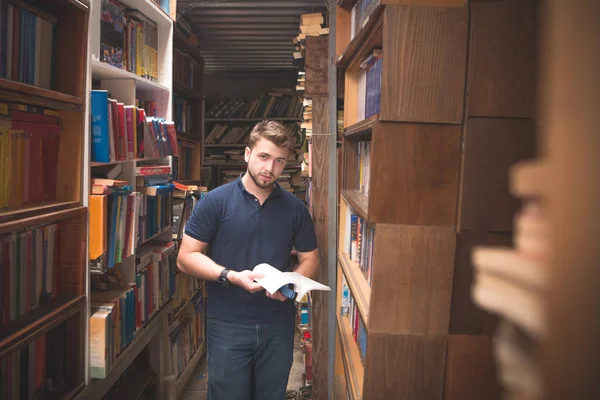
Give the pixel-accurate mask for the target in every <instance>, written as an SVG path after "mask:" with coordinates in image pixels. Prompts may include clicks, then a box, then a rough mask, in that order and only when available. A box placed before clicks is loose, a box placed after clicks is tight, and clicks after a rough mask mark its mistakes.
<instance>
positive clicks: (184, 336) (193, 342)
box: [169, 292, 205, 377]
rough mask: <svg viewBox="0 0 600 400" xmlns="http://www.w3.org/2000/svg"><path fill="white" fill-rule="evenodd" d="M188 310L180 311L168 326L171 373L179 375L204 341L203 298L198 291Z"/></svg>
mask: <svg viewBox="0 0 600 400" xmlns="http://www.w3.org/2000/svg"><path fill="white" fill-rule="evenodd" d="M189 304H190V311H187V312H182V313H181V314H180V315H179V317H178V318H177V319H176V320H175V321H173V323H172V325H171V326H170V328H169V339H170V345H171V348H170V351H171V361H172V362H173V365H172V371H173V375H175V376H176V377H179V375H181V373H182V372H183V371H184V370H185V369H186V367H187V366H188V364H189V362H190V360H191V359H192V358H193V357H194V355H195V354H196V352H197V351H198V349H199V348H200V346H202V343H203V342H204V336H205V335H204V300H203V298H202V293H201V292H198V293H197V294H196V295H195V296H194V298H192V300H191V302H190V303H189Z"/></svg>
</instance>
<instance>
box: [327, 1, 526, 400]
mask: <svg viewBox="0 0 600 400" xmlns="http://www.w3.org/2000/svg"><path fill="white" fill-rule="evenodd" d="M533 3H534V2H531V1H526V2H518V1H514V0H502V1H485V0H483V1H473V2H472V4H470V2H469V4H468V2H467V1H465V0H447V1H434V0H432V1H412V2H411V1H360V0H359V1H356V2H353V1H341V2H338V8H337V21H336V24H337V26H336V33H337V46H336V51H337V53H338V54H337V56H338V67H339V68H340V69H341V70H342V71H343V80H344V89H345V90H344V138H343V141H344V143H343V152H342V160H341V162H340V164H341V165H342V170H343V171H342V183H341V185H342V190H341V196H340V214H339V215H340V217H339V221H340V222H339V236H338V238H339V240H338V293H337V300H336V302H337V305H336V311H337V326H338V335H337V344H336V362H335V372H334V376H335V383H336V391H337V395H336V399H337V398H346V395H347V396H348V397H350V398H352V399H360V398H369V399H371V398H385V397H389V396H392V395H394V394H397V393H403V394H405V396H406V397H407V398H445V399H464V398H486V399H487V398H490V399H492V398H498V397H499V393H500V390H499V385H498V382H497V379H496V376H495V366H494V360H493V355H492V335H493V333H494V332H495V326H496V325H495V318H494V317H492V316H490V315H489V314H487V313H485V312H483V311H482V310H480V309H478V308H477V307H476V306H474V304H473V302H472V299H471V297H470V291H469V289H470V286H471V282H472V280H473V273H472V264H471V259H470V250H471V248H472V246H473V245H475V244H485V243H487V244H492V243H505V242H507V241H508V242H510V240H511V238H512V228H511V226H512V225H511V221H512V217H513V215H514V213H515V212H516V210H517V206H518V203H517V202H516V201H515V200H514V199H513V198H512V197H511V196H510V194H509V192H508V190H507V186H508V184H507V179H508V169H509V167H510V166H511V165H512V164H513V163H515V162H517V161H519V160H522V159H525V158H528V157H531V156H532V155H533V153H534V150H533V141H534V134H533V133H534V129H533V123H532V118H533V112H532V107H531V99H532V93H533V90H534V85H533V83H534V79H533V75H532V73H531V71H532V68H533V66H534V61H533V60H534V57H533V55H534V54H535V51H534V49H532V48H531V44H532V43H533V40H534V38H535V35H534V32H535V28H534V25H533V24H532V22H531V21H532V20H534V18H531V17H532V15H531V7H532V4H533ZM528 21H529V22H528ZM509 26H511V28H509ZM514 26H517V27H518V28H517V29H514ZM467 88H468V90H467ZM508 88H510V89H508ZM473 365H477V367H476V368H473V367H472V366H473ZM467 370H469V371H470V372H469V373H466V372H465V371H467ZM475 382H476V383H475Z"/></svg>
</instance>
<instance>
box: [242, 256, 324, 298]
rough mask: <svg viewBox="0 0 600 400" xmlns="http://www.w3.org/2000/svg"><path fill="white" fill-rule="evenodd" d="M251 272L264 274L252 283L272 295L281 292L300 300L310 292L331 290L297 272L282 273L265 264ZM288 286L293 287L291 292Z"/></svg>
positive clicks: (259, 265)
mask: <svg viewBox="0 0 600 400" xmlns="http://www.w3.org/2000/svg"><path fill="white" fill-rule="evenodd" d="M253 271H254V272H257V273H260V274H264V276H263V277H262V278H260V279H255V280H254V281H255V282H256V283H258V284H259V285H261V286H262V287H264V288H265V290H266V291H267V292H269V293H270V294H273V293H275V292H276V291H278V290H281V293H283V295H284V296H286V297H288V298H290V299H301V298H303V297H304V295H305V294H306V293H308V292H310V291H312V290H323V291H330V290H331V288H330V287H329V286H326V285H323V284H322V283H319V282H316V281H313V280H312V279H310V278H307V277H306V276H304V275H300V274H299V273H297V272H282V271H280V270H278V269H277V268H274V267H273V266H271V265H269V264H266V263H262V264H258V265H257V266H256V267H254V269H253ZM288 285H290V286H293V287H294V289H293V290H292V289H291V288H290V287H289V286H288Z"/></svg>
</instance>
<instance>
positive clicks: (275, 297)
mask: <svg viewBox="0 0 600 400" xmlns="http://www.w3.org/2000/svg"><path fill="white" fill-rule="evenodd" d="M265 293H266V294H267V297H269V298H271V299H273V300H279V301H286V300H287V297H285V296H284V295H283V294H282V293H281V292H280V291H279V290H278V291H276V292H275V293H273V294H271V293H269V292H268V291H266V290H265Z"/></svg>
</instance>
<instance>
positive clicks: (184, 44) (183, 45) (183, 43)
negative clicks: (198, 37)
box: [173, 29, 204, 64]
mask: <svg viewBox="0 0 600 400" xmlns="http://www.w3.org/2000/svg"><path fill="white" fill-rule="evenodd" d="M173 47H175V48H176V49H177V50H180V51H181V52H183V53H188V54H189V55H190V56H192V58H194V59H195V60H196V61H197V62H198V63H201V64H202V63H203V62H204V57H202V54H201V53H200V49H199V48H198V47H196V46H194V45H193V44H191V43H190V42H189V41H188V39H187V38H186V37H185V36H184V35H183V33H181V31H179V29H173Z"/></svg>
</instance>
